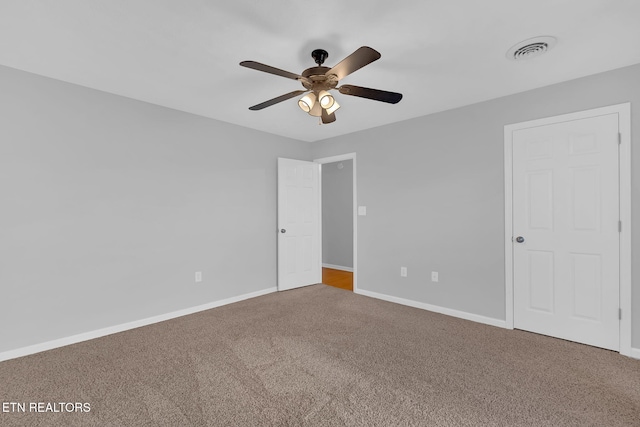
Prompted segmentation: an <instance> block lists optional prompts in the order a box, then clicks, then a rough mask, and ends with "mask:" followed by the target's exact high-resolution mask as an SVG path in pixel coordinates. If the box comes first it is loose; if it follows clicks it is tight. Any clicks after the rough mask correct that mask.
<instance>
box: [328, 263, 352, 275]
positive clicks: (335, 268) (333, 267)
mask: <svg viewBox="0 0 640 427" xmlns="http://www.w3.org/2000/svg"><path fill="white" fill-rule="evenodd" d="M322 267H324V268H331V269H334V270H342V271H350V272H351V273H353V267H343V266H341V265H335V264H324V263H323V264H322Z"/></svg>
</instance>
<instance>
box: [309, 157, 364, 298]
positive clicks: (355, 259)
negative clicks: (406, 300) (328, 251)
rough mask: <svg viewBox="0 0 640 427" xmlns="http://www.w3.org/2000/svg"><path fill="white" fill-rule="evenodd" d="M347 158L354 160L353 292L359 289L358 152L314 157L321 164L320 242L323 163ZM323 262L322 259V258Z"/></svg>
mask: <svg viewBox="0 0 640 427" xmlns="http://www.w3.org/2000/svg"><path fill="white" fill-rule="evenodd" d="M345 160H352V161H353V194H352V196H353V209H352V217H353V292H354V293H356V292H357V290H358V197H357V192H356V191H357V185H356V175H357V174H356V153H347V154H340V155H337V156H331V157H323V158H319V159H314V160H313V161H314V162H316V163H319V164H320V165H321V166H320V242H322V165H323V164H326V163H335V162H342V161H345ZM320 258H322V252H320ZM321 263H322V259H321Z"/></svg>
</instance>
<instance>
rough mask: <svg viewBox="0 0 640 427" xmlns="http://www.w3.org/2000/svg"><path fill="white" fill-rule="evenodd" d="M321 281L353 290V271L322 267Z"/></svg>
mask: <svg viewBox="0 0 640 427" xmlns="http://www.w3.org/2000/svg"><path fill="white" fill-rule="evenodd" d="M322 283H324V284H325V285H329V286H333V287H335V288H340V289H346V290H347V291H351V292H353V273H352V272H350V271H343V270H335V269H333V268H325V267H323V268H322Z"/></svg>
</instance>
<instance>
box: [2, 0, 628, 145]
mask: <svg viewBox="0 0 640 427" xmlns="http://www.w3.org/2000/svg"><path fill="white" fill-rule="evenodd" d="M541 35H552V36H555V37H557V39H558V43H557V45H556V46H555V48H554V49H553V50H551V51H549V52H548V53H547V54H545V55H542V56H539V57H536V58H532V59H529V60H526V61H522V62H515V61H509V60H507V59H506V58H505V53H506V51H507V50H508V49H509V48H510V47H511V46H512V45H514V44H516V43H518V42H520V41H522V40H524V39H528V38H531V37H535V36H541ZM360 46H370V47H373V48H374V49H376V50H378V51H379V52H380V53H381V54H382V58H381V59H379V60H378V61H376V62H374V63H372V64H370V65H368V66H366V67H365V68H362V69H361V70H359V71H356V72H355V73H353V74H351V75H349V76H347V77H346V78H345V79H343V80H342V81H341V83H344V84H353V85H358V86H365V87H372V88H377V89H383V90H390V91H394V92H400V93H402V94H403V95H404V98H403V99H402V101H401V102H400V103H399V104H396V105H391V104H385V103H382V102H376V101H371V100H367V99H362V98H356V97H353V96H346V95H342V94H339V93H337V94H336V99H338V100H339V103H340V104H341V106H342V108H341V109H340V110H338V111H337V113H336V116H337V121H336V122H335V123H332V124H328V125H322V126H318V122H317V119H316V118H314V117H311V116H309V115H307V114H305V113H303V112H302V111H301V110H300V109H299V108H298V106H297V102H296V98H294V99H290V100H288V101H284V102H282V103H280V104H277V105H274V106H272V107H269V108H266V109H264V110H261V111H249V110H248V107H249V106H251V105H255V104H258V103H260V102H262V101H266V100H268V99H271V98H274V97H276V96H279V95H282V94H285V93H288V92H291V91H293V90H297V89H302V86H301V85H300V83H299V82H297V81H295V80H290V79H286V78H282V77H278V76H274V75H271V74H266V73H262V72H258V71H255V70H251V69H247V68H243V67H240V66H239V65H238V63H239V62H240V61H243V60H254V61H258V62H262V63H265V64H268V65H271V66H274V67H277V68H281V69H284V70H287V71H290V72H293V73H301V72H302V70H304V69H305V68H308V67H311V66H314V65H315V64H314V62H313V59H312V58H311V56H310V55H311V51H312V50H313V49H316V48H322V49H325V50H327V51H328V52H329V58H328V59H327V61H326V63H325V64H324V65H327V66H333V65H335V64H337V63H338V62H339V61H340V60H341V59H342V58H344V57H345V56H347V55H348V54H350V53H351V52H353V51H354V50H355V49H357V48H358V47H360ZM636 63H640V1H639V0H535V1H525V0H486V1H478V0H406V1H395V2H392V1H388V0H350V1H345V0H322V1H309V0H269V1H266V0H262V1H261V0H234V1H223V0H56V1H51V0H40V1H38V0H0V64H2V65H6V66H9V67H13V68H17V69H20V70H25V71H29V72H32V73H36V74H41V75H43V76H48V77H52V78H55V79H59V80H63V81H67V82H72V83H76V84H79V85H82V86H87V87H91V88H95V89H99V90H102V91H106V92H111V93H115V94H118V95H122V96H126V97H130V98H134V99H139V100H143V101H147V102H150V103H154V104H158V105H163V106H166V107H170V108H175V109H178V110H183V111H187V112H190V113H194V114H199V115H202V116H206V117H211V118H214V119H218V120H222V121H226V122H230V123H235V124H238V125H241V126H246V127H250V128H254V129H258V130H261V131H265V132H270V133H274V134H278V135H283V136H286V137H291V138H295V139H299V140H305V141H315V140H320V139H325V138H330V137H334V136H337V135H342V134H346V133H350V132H355V131H358V130H362V129H367V128H372V127H376V126H380V125H384V124H388V123H392V122H397V121H401V120H406V119H409V118H412V117H417V116H422V115H426V114H430V113H434V112H437V111H443V110H447V109H451V108H455V107H459V106H463V105H468V104H472V103H475V102H479V101H483V100H488V99H492V98H496V97H500V96H504V95H509V94H512V93H517V92H522V91H525V90H529V89H533V88H537V87H541V86H546V85H549V84H553V83H558V82H562V81H565V80H570V79H574V78H577V77H581V76H585V75H589V74H594V73H598V72H602V71H606V70H611V69H615V68H620V67H624V66H627V65H632V64H636ZM0 96H1V94H0Z"/></svg>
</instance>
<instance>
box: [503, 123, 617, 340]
mask: <svg viewBox="0 0 640 427" xmlns="http://www.w3.org/2000/svg"><path fill="white" fill-rule="evenodd" d="M618 132H619V130H618V115H617V114H608V115H602V116H597V117H592V118H586V119H581V120H572V121H567V122H561V123H555V124H549V125H545V126H537V127H531V128H526V129H521V130H516V131H514V132H513V199H512V200H513V235H514V243H513V284H514V287H513V304H514V305H513V307H514V318H513V321H514V327H516V328H518V329H524V330H528V331H532V332H537V333H541V334H545V335H550V336H555V337H559V338H563V339H567V340H571V341H576V342H581V343H585V344H589V345H593V346H597V347H603V348H607V349H611V350H618V349H619V346H620V335H619V328H620V321H619V317H618V310H619V307H620V301H619V295H620V270H619V268H620V267H619V260H620V252H619V242H620V240H619V239H620V235H619V219H620V213H619V170H618V168H619V166H618V149H619V148H618ZM519 240H520V241H519Z"/></svg>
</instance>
